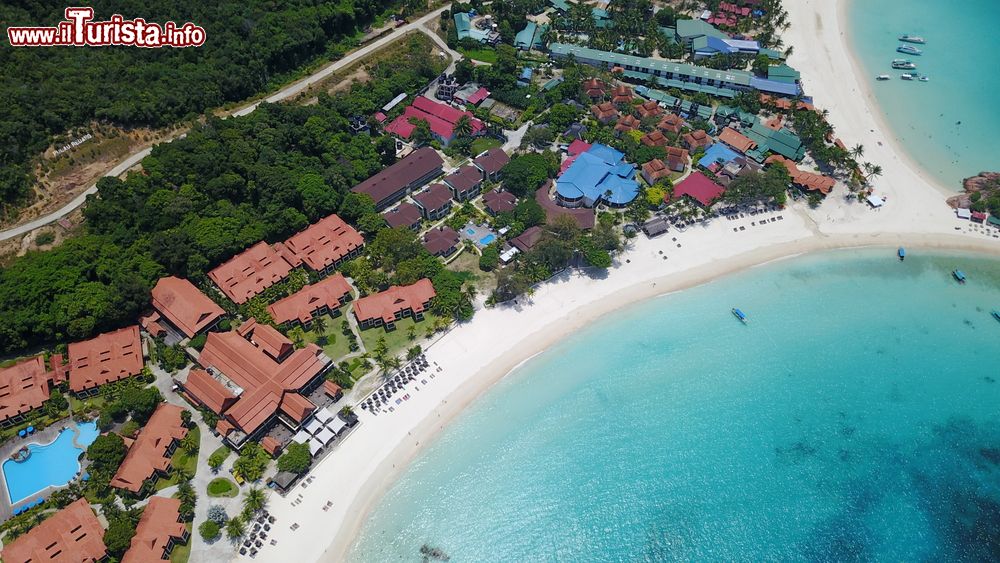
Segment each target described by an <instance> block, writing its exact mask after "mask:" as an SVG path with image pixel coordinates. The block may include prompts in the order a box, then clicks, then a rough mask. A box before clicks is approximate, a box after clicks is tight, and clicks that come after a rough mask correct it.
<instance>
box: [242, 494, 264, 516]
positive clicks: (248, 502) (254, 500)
mask: <svg viewBox="0 0 1000 563" xmlns="http://www.w3.org/2000/svg"><path fill="white" fill-rule="evenodd" d="M266 504H267V495H265V494H264V489H261V488H259V487H250V490H248V491H247V495H246V496H245V497H243V512H244V513H245V514H256V513H257V512H260V511H261V510H262V509H263V508H264V505H266Z"/></svg>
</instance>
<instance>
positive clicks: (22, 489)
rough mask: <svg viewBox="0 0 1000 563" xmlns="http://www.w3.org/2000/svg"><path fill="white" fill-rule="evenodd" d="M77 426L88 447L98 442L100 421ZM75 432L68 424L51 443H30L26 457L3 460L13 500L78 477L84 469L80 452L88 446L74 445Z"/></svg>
mask: <svg viewBox="0 0 1000 563" xmlns="http://www.w3.org/2000/svg"><path fill="white" fill-rule="evenodd" d="M77 427H78V428H79V429H80V435H79V437H78V438H77V440H76V441H77V443H78V444H80V445H81V446H83V447H84V448H86V447H87V446H89V445H90V444H92V443H94V440H96V439H97V436H98V434H100V432H99V431H98V430H97V424H95V423H93V422H86V423H82V424H77ZM73 434H74V432H73V430H72V429H71V428H67V429H66V430H63V431H62V432H60V433H59V436H58V437H57V438H56V439H55V440H53V441H52V442H49V443H48V444H45V445H40V444H37V443H32V444H29V445H28V449H29V450H30V451H31V457H29V458H28V459H27V460H26V461H24V462H21V463H18V462H16V461H13V460H7V461H5V462H4V463H3V477H4V480H5V481H6V483H7V492H8V494H9V495H10V500H11V503H12V504H14V503H18V502H21V501H22V500H24V499H26V498H28V497H30V496H31V495H33V494H35V493H37V492H39V491H41V490H44V489H45V488H46V487H61V486H63V485H65V484H67V483H69V482H70V481H72V480H73V478H74V477H76V474H77V472H79V471H80V461H79V458H80V454H82V453H83V452H84V450H82V449H80V448H77V447H76V446H74V445H73Z"/></svg>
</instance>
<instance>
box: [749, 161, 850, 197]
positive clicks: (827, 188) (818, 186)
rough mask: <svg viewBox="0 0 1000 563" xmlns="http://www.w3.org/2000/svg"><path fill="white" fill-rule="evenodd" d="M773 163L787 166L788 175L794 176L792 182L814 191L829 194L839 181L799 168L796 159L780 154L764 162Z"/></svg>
mask: <svg viewBox="0 0 1000 563" xmlns="http://www.w3.org/2000/svg"><path fill="white" fill-rule="evenodd" d="M772 163H777V164H782V165H784V166H785V168H787V169H788V175H789V176H791V177H792V183H793V184H795V185H796V186H799V187H800V188H802V189H805V190H809V191H813V192H816V191H818V192H820V193H821V194H823V195H827V194H828V193H830V192H831V191H832V190H833V186H834V185H836V183H837V181H836V180H834V179H833V178H831V177H829V176H824V175H822V174H816V173H815V172H807V171H805V170H799V167H798V166H797V165H796V164H795V162H794V161H792V160H789V159H787V158H785V157H783V156H781V155H778V154H774V155H771V156H769V157H767V159H766V160H765V161H764V164H772Z"/></svg>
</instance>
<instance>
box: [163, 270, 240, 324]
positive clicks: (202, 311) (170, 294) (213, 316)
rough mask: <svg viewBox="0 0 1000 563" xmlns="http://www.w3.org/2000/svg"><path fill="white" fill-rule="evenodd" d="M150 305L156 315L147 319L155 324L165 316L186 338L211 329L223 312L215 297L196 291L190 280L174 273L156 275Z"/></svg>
mask: <svg viewBox="0 0 1000 563" xmlns="http://www.w3.org/2000/svg"><path fill="white" fill-rule="evenodd" d="M153 309H154V310H155V311H156V313H155V314H156V318H152V319H150V322H153V323H157V324H159V323H160V321H161V320H162V319H165V320H166V321H167V322H169V323H170V325H171V326H172V327H173V328H174V329H176V330H177V331H179V332H180V333H181V334H183V335H184V336H185V337H187V338H193V337H195V336H196V335H198V334H201V333H202V332H204V331H206V330H211V329H212V328H213V327H214V326H215V325H217V324H218V323H219V320H221V319H222V317H223V316H224V315H225V314H226V312H225V311H223V310H222V307H219V305H218V304H216V303H215V301H212V300H211V299H209V298H208V297H206V296H205V294H204V293H202V292H200V291H198V288H197V287H195V286H194V284H193V283H191V282H189V281H188V280H185V279H181V278H176V277H174V276H169V277H166V278H160V279H159V281H157V282H156V286H154V287H153ZM147 330H148V326H147ZM150 333H152V331H150Z"/></svg>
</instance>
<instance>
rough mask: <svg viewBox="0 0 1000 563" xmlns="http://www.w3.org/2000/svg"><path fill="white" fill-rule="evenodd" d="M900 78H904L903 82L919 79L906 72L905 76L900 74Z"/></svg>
mask: <svg viewBox="0 0 1000 563" xmlns="http://www.w3.org/2000/svg"><path fill="white" fill-rule="evenodd" d="M899 77H900V78H902V79H903V80H913V79H914V78H916V77H917V75H916V74H910V73H909V72H904V73H903V74H900V75H899Z"/></svg>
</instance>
